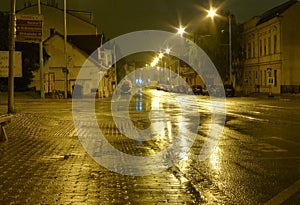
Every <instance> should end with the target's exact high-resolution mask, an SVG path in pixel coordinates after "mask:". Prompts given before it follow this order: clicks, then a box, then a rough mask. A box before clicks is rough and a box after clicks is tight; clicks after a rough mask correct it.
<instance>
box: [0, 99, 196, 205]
mask: <svg viewBox="0 0 300 205" xmlns="http://www.w3.org/2000/svg"><path fill="white" fill-rule="evenodd" d="M53 106H55V107H56V112H52V113H51V112H49V110H45V112H42V110H43V109H36V111H35V112H27V113H25V112H21V113H19V114H17V115H16V116H15V117H14V119H13V121H12V123H10V124H9V125H8V126H7V134H8V136H9V140H8V141H6V142H0V153H1V155H0V190H1V192H0V204H195V203H196V201H195V198H194V196H193V194H192V193H191V192H190V191H189V188H188V187H187V186H186V183H182V182H181V181H180V180H179V179H178V178H176V177H175V176H174V175H173V173H172V172H171V171H165V172H162V173H160V174H157V175H151V176H145V177H133V176H123V175H120V174H117V173H113V172H110V171H108V170H106V169H105V168H103V167H101V166H100V165H98V164H97V163H96V162H95V161H94V160H93V159H92V158H91V157H90V156H89V155H88V154H86V152H85V150H84V149H83V148H82V146H81V144H80V142H79V140H78V138H77V136H76V134H75V132H74V125H73V121H72V118H71V113H69V115H68V116H66V113H67V112H66V110H68V109H69V107H67V108H66V107H65V106H70V103H68V104H67V105H62V104H61V103H59V102H58V103H57V104H56V105H53ZM60 106H64V112H62V113H60V112H59V109H60ZM23 109H24V108H23ZM114 132H115V131H114V130H113V129H111V128H109V130H108V134H114ZM118 143H120V144H119V146H120V147H122V148H123V149H124V150H130V149H131V148H132V147H131V146H132V145H130V143H128V142H127V141H126V140H125V141H124V140H123V141H118ZM144 151H145V150H143V149H141V151H139V152H140V153H143V152H144Z"/></svg>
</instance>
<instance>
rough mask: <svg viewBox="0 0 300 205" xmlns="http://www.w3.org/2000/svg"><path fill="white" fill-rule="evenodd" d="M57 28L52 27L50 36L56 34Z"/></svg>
mask: <svg viewBox="0 0 300 205" xmlns="http://www.w3.org/2000/svg"><path fill="white" fill-rule="evenodd" d="M54 34H55V28H50V37H52V36H54Z"/></svg>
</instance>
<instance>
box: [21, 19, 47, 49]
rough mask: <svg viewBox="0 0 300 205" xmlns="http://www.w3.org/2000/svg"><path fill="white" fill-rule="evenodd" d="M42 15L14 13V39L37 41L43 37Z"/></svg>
mask: <svg viewBox="0 0 300 205" xmlns="http://www.w3.org/2000/svg"><path fill="white" fill-rule="evenodd" d="M43 20H44V16H42V15H32V14H17V15H16V41H19V42H30V43H39V42H41V41H42V40H43V39H42V37H43Z"/></svg>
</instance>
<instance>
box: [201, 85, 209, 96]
mask: <svg viewBox="0 0 300 205" xmlns="http://www.w3.org/2000/svg"><path fill="white" fill-rule="evenodd" d="M202 95H209V93H208V90H207V88H206V86H205V85H204V87H203V88H202Z"/></svg>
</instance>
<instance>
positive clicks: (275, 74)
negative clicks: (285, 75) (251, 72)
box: [274, 70, 277, 86]
mask: <svg viewBox="0 0 300 205" xmlns="http://www.w3.org/2000/svg"><path fill="white" fill-rule="evenodd" d="M274 86H277V70H274Z"/></svg>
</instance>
